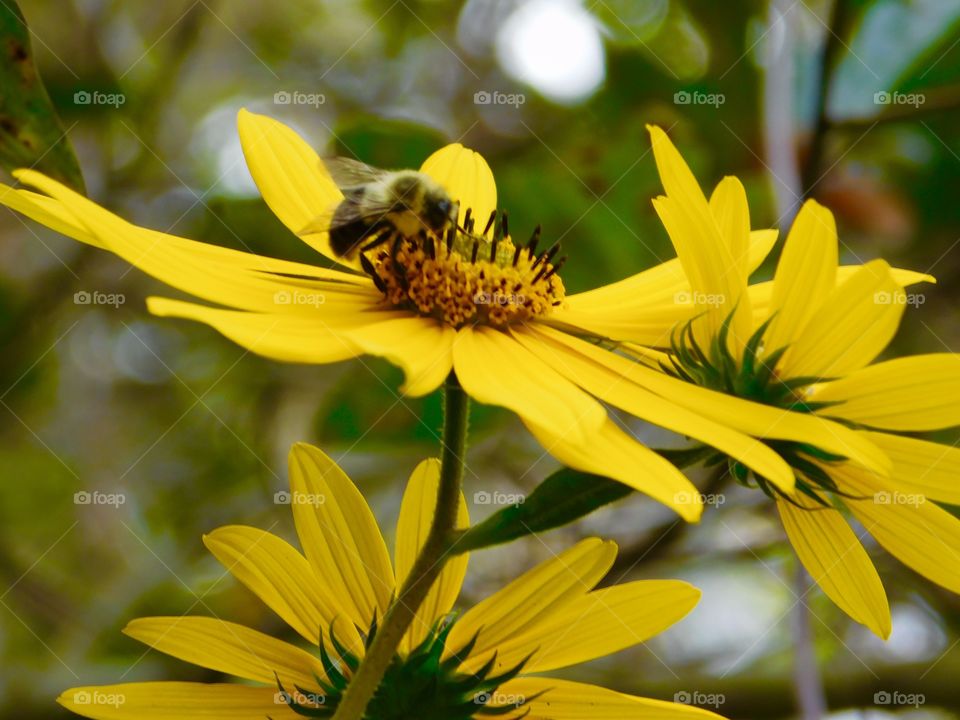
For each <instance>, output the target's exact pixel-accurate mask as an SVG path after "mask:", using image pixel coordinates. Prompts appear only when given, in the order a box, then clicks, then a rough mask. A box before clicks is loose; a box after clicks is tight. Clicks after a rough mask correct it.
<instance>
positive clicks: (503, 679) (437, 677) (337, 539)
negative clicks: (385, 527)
mask: <svg viewBox="0 0 960 720" xmlns="http://www.w3.org/2000/svg"><path fill="white" fill-rule="evenodd" d="M438 483H439V461H437V460H426V461H424V462H422V463H421V464H420V465H419V466H418V467H417V468H416V470H414V472H413V474H412V476H411V478H410V481H409V483H408V485H407V489H406V492H405V494H404V497H403V501H402V503H401V507H400V517H399V520H398V524H397V534H396V538H397V539H396V548H395V552H394V559H393V561H392V562H391V559H390V556H389V554H388V552H387V547H386V544H385V543H384V540H383V537H382V535H381V533H380V530H379V528H378V526H377V522H376V520H375V519H374V516H373V514H372V512H371V511H370V508H369V507H368V506H367V504H366V502H365V501H364V499H363V496H362V495H361V494H360V492H359V490H358V489H357V488H356V486H355V485H354V484H353V483H352V482H351V481H350V479H349V478H348V477H347V476H346V475H345V474H344V473H343V471H342V470H340V468H339V467H337V465H336V464H334V462H333V461H332V460H331V459H330V458H329V457H327V456H326V455H325V454H324V453H323V452H321V451H320V450H318V449H317V448H314V447H311V446H309V445H304V444H299V445H296V446H294V448H293V450H292V451H291V453H290V493H289V495H288V497H287V498H285V499H286V500H287V501H288V502H289V503H290V506H291V509H292V511H293V517H294V521H295V525H296V529H297V535H298V536H299V539H300V544H301V546H302V548H303V554H301V553H300V552H299V551H297V550H296V549H295V548H294V547H292V546H291V545H289V544H288V543H287V542H286V541H284V540H282V539H280V538H278V537H276V536H274V535H271V534H270V533H268V532H265V531H263V530H258V529H256V528H252V527H245V526H239V525H233V526H228V527H222V528H219V529H217V530H215V531H214V532H212V533H210V534H209V535H207V536H206V537H204V543H205V544H206V546H207V547H208V548H209V549H210V551H211V552H212V553H213V554H214V555H215V556H216V557H217V559H218V560H219V561H220V562H221V563H223V565H224V566H225V567H226V568H227V569H228V570H229V571H230V573H232V574H233V575H234V577H236V578H237V579H238V580H239V581H240V582H241V583H243V584H244V585H246V586H247V587H248V588H249V589H250V590H251V591H253V592H254V593H255V594H256V595H257V596H258V597H259V598H260V599H261V600H262V601H263V602H264V603H265V604H266V605H267V606H269V607H270V608H271V609H272V610H273V611H274V612H276V613H277V615H279V616H280V617H281V618H282V619H283V620H284V621H285V622H286V623H287V624H288V625H290V627H291V628H292V629H293V630H295V631H296V632H297V633H298V634H299V635H300V636H302V638H303V640H304V641H305V643H299V644H292V643H289V642H286V641H283V640H279V639H276V638H273V637H271V636H268V635H265V634H263V633H260V632H257V631H255V630H252V629H250V628H247V627H244V626H242V625H237V624H235V623H231V622H228V621H225V620H221V619H219V618H212V617H194V616H184V617H154V618H142V619H139V620H135V621H133V622H131V623H130V624H129V625H128V626H127V628H126V629H125V631H124V632H125V633H126V634H127V635H129V636H131V637H133V638H136V639H137V640H140V641H142V642H144V643H146V644H147V645H150V646H151V647H153V648H154V649H156V650H159V651H160V652H163V653H166V654H168V655H171V656H173V657H176V658H178V659H180V660H184V661H186V662H189V663H192V664H194V665H198V666H200V667H204V668H208V669H210V670H213V671H215V672H219V673H224V674H226V675H230V676H234V677H237V678H240V679H242V680H244V681H247V682H248V683H253V684H234V683H216V684H206V683H194V682H144V683H128V684H120V685H110V686H96V687H78V688H73V689H71V690H67V691H66V692H64V693H63V694H62V695H61V696H60V698H59V702H60V703H61V704H62V705H64V706H65V707H67V708H69V709H70V710H72V711H74V712H77V713H79V714H81V715H84V716H86V717H91V718H100V719H102V720H120V719H129V720H201V719H204V720H210V719H211V718H223V720H238V719H243V720H263V718H266V717H272V718H275V719H279V718H291V719H292V718H295V717H297V716H298V715H297V713H296V712H295V709H294V708H296V709H297V710H300V711H301V712H302V713H311V715H310V716H313V717H328V716H329V715H331V714H332V712H333V710H334V709H335V707H336V704H337V701H338V699H339V697H340V696H341V695H342V690H343V687H344V685H345V684H346V683H347V682H348V681H349V677H350V675H351V672H352V669H354V668H355V667H356V663H357V662H359V661H360V660H361V659H362V657H363V654H364V640H365V639H366V637H368V636H369V634H370V633H372V632H374V631H375V626H376V622H377V619H378V618H383V615H384V613H385V612H386V609H387V606H388V604H389V602H390V599H391V596H392V594H393V592H394V589H395V588H396V587H398V586H399V585H400V584H402V583H403V581H404V579H405V577H406V574H407V573H408V572H409V571H410V569H411V567H412V565H413V562H414V559H415V557H416V555H417V553H418V552H419V550H420V548H421V546H422V544H423V542H424V541H425V539H426V535H427V533H428V531H429V526H430V522H431V520H432V517H433V511H434V506H435V503H436V497H437V487H438ZM459 524H460V526H461V527H465V526H466V525H467V524H468V517H467V509H466V503H465V502H464V500H463V497H462V496H461V497H460V511H459ZM616 553H617V549H616V545H615V544H614V543H613V542H609V541H602V540H600V539H597V538H590V539H587V540H583V541H581V542H579V543H578V544H577V545H575V546H573V547H571V548H570V549H568V550H566V551H564V552H562V553H560V554H559V555H557V556H555V557H554V558H552V559H550V560H547V561H545V562H543V563H542V564H540V565H538V566H537V567H535V568H533V569H532V570H529V571H528V572H526V573H524V574H523V575H521V576H520V577H519V578H518V579H516V580H514V581H513V582H511V583H510V584H508V585H507V586H506V587H504V588H503V589H501V590H500V591H498V592H496V593H495V594H493V595H491V596H490V597H488V598H486V599H485V600H483V601H482V602H480V603H479V604H477V605H475V606H474V607H473V608H471V609H470V610H467V611H466V612H464V613H463V614H462V615H459V616H457V615H456V614H453V613H451V610H452V609H453V607H454V603H455V601H456V599H457V596H458V594H459V592H460V587H461V583H462V581H463V577H464V574H465V572H466V566H467V557H466V556H459V557H456V558H454V559H452V560H451V561H450V562H449V563H448V564H447V566H446V567H445V568H444V570H443V572H442V574H441V575H440V577H439V578H438V579H437V581H436V583H435V584H434V586H433V588H432V589H431V591H430V594H429V595H428V597H427V599H426V602H425V603H424V604H423V606H422V607H421V608H420V609H419V611H418V614H417V618H416V620H415V621H414V624H413V625H412V626H411V628H410V630H409V631H408V632H407V634H406V636H405V637H404V639H403V642H402V643H401V646H400V650H399V652H398V654H397V655H396V657H395V659H394V661H393V664H392V665H391V666H390V668H389V669H388V671H387V674H386V676H385V677H384V680H383V682H382V684H381V685H380V687H379V689H378V692H377V695H376V696H375V697H374V699H373V701H372V703H371V705H370V706H369V708H368V713H369V715H365V717H367V716H369V717H371V718H376V719H377V720H394V719H396V720H400V719H401V718H402V719H403V720H407V719H408V718H412V717H422V718H444V720H458V719H461V718H462V719H464V720H466V719H467V718H474V717H478V718H479V717H484V716H490V715H495V714H499V713H497V712H496V711H497V710H498V709H500V708H503V709H502V710H501V712H502V713H503V716H504V717H510V718H519V717H528V718H531V719H533V718H551V719H553V720H562V719H563V718H582V717H584V712H585V710H584V708H590V713H591V717H611V718H612V717H630V718H645V717H649V718H657V719H659V720H667V719H668V718H686V717H701V718H716V717H717V716H716V715H714V714H712V713H709V712H707V711H704V710H700V709H698V708H694V707H687V706H684V705H675V704H673V703H669V702H663V701H658V700H649V699H645V698H639V697H633V696H630V695H624V694H621V693H618V692H614V691H611V690H607V689H605V688H602V687H596V686H593V685H585V684H582V683H577V682H572V681H569V680H559V679H554V678H545V677H540V676H539V675H538V676H533V675H529V673H542V672H546V671H549V670H554V669H558V668H564V667H568V666H571V665H575V664H577V663H581V662H586V661H589V660H592V659H594V658H598V657H602V656H605V655H608V654H611V653H614V652H617V651H619V650H622V649H624V648H628V647H631V646H633V645H636V644H638V643H640V642H643V641H645V640H646V639H648V638H650V637H652V636H653V635H656V634H657V633H659V632H661V631H662V630H664V629H666V628H667V627H669V626H670V625H672V624H673V623H675V622H677V621H678V620H680V619H681V618H682V617H683V616H684V615H686V614H687V613H688V612H689V611H690V610H691V609H692V608H693V607H694V606H695V605H696V603H697V600H698V599H699V596H700V592H699V591H698V590H697V589H696V588H695V587H693V586H691V585H689V584H687V583H685V582H682V581H679V580H641V581H636V582H630V583H624V584H621V585H616V586H612V587H608V588H604V589H601V590H595V589H594V587H595V586H596V585H597V583H598V582H599V581H600V580H601V579H602V578H603V576H604V575H605V574H606V573H607V571H608V570H609V569H610V567H611V565H612V563H613V561H614V558H615V556H616ZM324 711H325V712H326V714H322V713H323V712H324Z"/></svg>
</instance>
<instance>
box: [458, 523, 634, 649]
mask: <svg viewBox="0 0 960 720" xmlns="http://www.w3.org/2000/svg"><path fill="white" fill-rule="evenodd" d="M616 556H617V546H616V544H615V543H613V542H611V541H603V540H600V539H599V538H587V539H586V540H581V541H580V542H578V543H577V544H576V545H574V546H573V547H571V548H568V549H566V550H564V551H563V552H561V553H560V554H559V555H556V556H555V557H553V558H551V559H549V560H546V561H544V562H542V563H540V564H539V565H537V567H535V568H533V569H532V570H528V571H527V572H525V573H524V574H523V575H521V576H520V577H519V578H517V579H516V580H514V581H513V582H511V583H510V584H509V585H507V586H506V587H504V588H501V589H500V590H498V591H497V592H496V593H494V594H493V595H490V596H489V597H487V598H486V599H485V600H483V601H481V602H480V603H479V604H477V605H475V606H474V607H472V608H471V609H470V610H468V611H467V612H466V613H464V615H463V617H461V618H460V620H459V621H458V622H457V623H456V625H454V626H453V629H452V630H451V631H450V637H449V639H448V641H447V646H446V653H447V655H448V656H450V655H453V654H455V653H457V652H459V651H460V649H461V648H463V647H464V646H465V645H466V644H467V643H468V642H469V641H470V640H471V639H472V638H473V637H474V636H475V635H476V636H477V642H476V644H475V645H474V646H473V650H472V652H471V653H470V658H469V661H468V662H467V663H466V664H465V665H464V666H462V667H466V666H469V667H479V666H481V665H482V664H483V662H485V661H486V660H487V659H488V658H489V656H490V654H491V653H493V652H496V650H497V647H499V645H500V644H501V643H503V642H504V641H506V640H508V639H509V638H511V637H513V636H515V635H516V634H517V633H520V632H523V631H524V630H525V629H526V628H527V627H528V626H529V625H530V623H531V622H533V621H534V620H536V619H537V618H539V617H540V616H541V615H542V614H543V613H545V612H548V611H549V612H557V611H559V609H560V608H562V607H564V606H565V604H566V603H569V602H573V601H574V600H576V599H577V598H578V597H580V596H582V595H584V594H586V593H587V592H588V591H589V590H591V589H593V587H594V586H595V585H596V584H597V583H598V582H600V580H601V579H602V578H603V576H604V575H606V574H607V571H608V570H610V567H611V566H612V565H613V560H614V558H615V557H616Z"/></svg>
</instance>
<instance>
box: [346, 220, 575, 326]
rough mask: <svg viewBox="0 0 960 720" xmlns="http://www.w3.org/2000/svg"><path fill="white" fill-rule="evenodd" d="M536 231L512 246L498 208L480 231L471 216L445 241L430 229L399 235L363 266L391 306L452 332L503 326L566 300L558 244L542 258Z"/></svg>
mask: <svg viewBox="0 0 960 720" xmlns="http://www.w3.org/2000/svg"><path fill="white" fill-rule="evenodd" d="M539 239H540V228H539V226H538V227H537V229H536V230H535V231H534V233H533V235H532V237H531V238H530V241H529V242H528V243H527V244H526V245H514V243H513V240H512V238H511V237H510V235H509V231H508V229H507V218H506V213H502V214H500V215H499V222H497V213H496V211H494V213H493V214H491V216H490V220H489V221H488V222H487V226H486V228H485V229H484V231H483V232H482V233H479V234H477V233H475V232H474V221H473V219H472V218H471V214H470V212H469V211H467V213H466V216H465V219H464V224H463V228H455V227H451V228H450V229H449V231H448V232H447V234H446V236H445V237H443V238H438V237H435V236H432V235H428V234H427V233H426V232H425V231H424V232H421V233H420V236H419V237H417V238H410V237H405V236H399V235H398V236H395V237H394V238H393V239H392V240H391V241H388V242H385V243H382V244H380V245H378V246H377V247H376V248H373V249H371V250H368V251H367V252H366V253H364V254H363V256H362V262H363V266H364V269H365V270H366V271H367V273H368V274H369V275H370V276H371V277H372V278H373V281H374V283H376V285H377V287H378V288H379V289H380V290H381V291H382V292H383V294H384V295H385V297H386V300H387V302H389V303H391V304H393V305H396V306H399V307H404V308H409V309H412V310H414V311H416V312H418V313H419V314H421V315H426V316H429V317H435V318H437V319H438V320H442V321H443V322H445V323H447V324H448V325H452V326H453V327H460V326H462V325H465V324H467V323H474V324H476V323H487V324H489V325H494V326H504V325H508V324H510V323H513V322H522V321H524V320H529V319H530V318H533V317H537V316H541V315H546V314H547V313H549V312H550V311H551V310H552V309H553V308H554V307H555V306H558V305H561V304H562V303H563V298H564V287H563V281H562V280H561V279H560V276H559V275H558V274H557V271H558V270H559V269H560V267H561V265H562V264H563V262H564V260H565V259H566V258H560V259H559V260H556V261H555V260H554V259H555V257H556V255H557V253H558V252H559V250H560V246H559V244H556V245H554V246H553V247H551V248H549V249H547V250H545V251H544V252H542V253H539V254H538V253H537V244H538V241H539Z"/></svg>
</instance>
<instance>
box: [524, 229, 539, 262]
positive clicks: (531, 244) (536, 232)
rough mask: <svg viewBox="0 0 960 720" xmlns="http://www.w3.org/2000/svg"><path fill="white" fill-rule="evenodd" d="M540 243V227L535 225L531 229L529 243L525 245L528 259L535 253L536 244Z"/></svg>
mask: <svg viewBox="0 0 960 720" xmlns="http://www.w3.org/2000/svg"><path fill="white" fill-rule="evenodd" d="M538 242H540V226H539V225H537V226H536V227H535V228H534V229H533V235H531V236H530V241H529V242H528V243H527V253H528V254H529V256H530V257H533V256H534V254H535V253H536V252H537V243H538Z"/></svg>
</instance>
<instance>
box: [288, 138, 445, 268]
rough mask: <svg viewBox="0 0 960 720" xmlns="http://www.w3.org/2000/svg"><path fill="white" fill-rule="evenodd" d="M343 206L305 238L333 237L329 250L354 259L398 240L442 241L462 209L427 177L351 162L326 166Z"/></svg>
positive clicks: (317, 222)
mask: <svg viewBox="0 0 960 720" xmlns="http://www.w3.org/2000/svg"><path fill="white" fill-rule="evenodd" d="M323 162H324V165H325V166H326V168H327V170H328V172H329V173H330V177H332V178H333V181H334V182H335V183H336V184H337V186H338V187H339V188H340V191H341V192H342V193H343V200H341V201H340V202H339V203H337V204H336V205H334V206H333V207H331V208H328V209H327V211H326V212H324V213H323V214H322V215H320V216H318V217H317V218H315V219H314V220H312V221H311V222H310V223H309V224H308V225H307V226H306V227H305V228H304V229H303V230H301V231H300V234H301V235H308V234H310V233H317V232H329V233H330V247H331V248H332V249H333V251H334V252H335V253H336V254H337V255H339V256H341V257H348V258H353V257H355V256H356V255H357V253H359V252H360V251H361V250H369V249H370V248H373V247H376V246H377V245H380V244H382V243H385V242H388V241H389V240H391V239H393V240H394V247H396V246H397V244H398V243H399V241H400V240H402V239H404V238H409V239H414V238H422V237H425V236H426V233H427V232H429V233H432V234H433V235H435V236H437V237H442V236H443V234H444V233H445V232H446V231H447V230H448V229H449V228H450V227H453V226H456V224H457V216H458V214H459V207H458V206H457V204H456V203H455V202H454V201H453V200H451V199H450V196H449V195H448V194H447V192H446V191H445V190H444V189H443V188H442V187H440V185H439V184H438V183H437V182H436V181H435V180H433V179H432V178H431V177H429V176H428V175H426V174H424V173H422V172H418V171H416V170H381V169H379V168H375V167H371V166H370V165H367V164H365V163H362V162H359V161H357V160H350V159H349V158H340V157H338V158H329V159H326V160H324V161H323Z"/></svg>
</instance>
